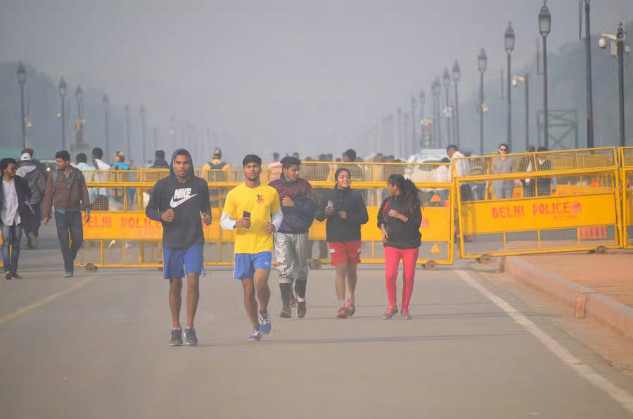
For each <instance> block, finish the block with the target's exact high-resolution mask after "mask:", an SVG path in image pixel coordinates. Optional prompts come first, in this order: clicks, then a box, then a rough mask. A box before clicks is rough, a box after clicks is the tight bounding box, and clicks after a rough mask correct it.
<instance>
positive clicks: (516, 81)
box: [512, 74, 530, 148]
mask: <svg viewBox="0 0 633 419" xmlns="http://www.w3.org/2000/svg"><path fill="white" fill-rule="evenodd" d="M528 77H529V76H528V75H527V74H525V75H523V76H514V77H512V86H514V87H516V86H517V85H518V84H519V82H520V81H521V82H523V83H525V147H526V148H527V146H528V145H530V84H529V78H528Z"/></svg>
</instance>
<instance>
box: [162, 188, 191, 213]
mask: <svg viewBox="0 0 633 419" xmlns="http://www.w3.org/2000/svg"><path fill="white" fill-rule="evenodd" d="M196 195H198V194H193V195H191V188H180V189H176V190H175V191H174V196H173V197H172V198H171V201H170V202H169V206H170V207H172V208H176V207H178V206H179V205H182V204H183V203H184V202H187V201H188V200H190V199H191V198H193V197H194V196H196Z"/></svg>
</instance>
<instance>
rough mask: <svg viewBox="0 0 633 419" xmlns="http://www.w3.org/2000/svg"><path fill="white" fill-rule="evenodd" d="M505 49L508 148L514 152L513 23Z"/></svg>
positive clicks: (509, 27)
mask: <svg viewBox="0 0 633 419" xmlns="http://www.w3.org/2000/svg"><path fill="white" fill-rule="evenodd" d="M504 39H505V49H506V53H507V55H508V88H507V89H506V90H507V91H508V148H509V149H510V150H512V76H511V71H512V51H513V50H514V29H512V23H508V28H507V29H506V33H505V36H504Z"/></svg>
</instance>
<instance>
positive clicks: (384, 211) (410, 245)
mask: <svg viewBox="0 0 633 419" xmlns="http://www.w3.org/2000/svg"><path fill="white" fill-rule="evenodd" d="M391 209H395V210H396V211H398V212H399V213H400V214H402V215H404V216H405V217H407V218H408V220H407V222H406V223H405V222H404V221H402V220H400V219H398V218H393V217H390V216H389V210H391ZM383 224H384V225H385V229H386V230H387V236H388V239H387V242H386V243H383V244H384V246H385V247H387V246H389V247H395V248H396V249H415V248H417V247H420V243H421V239H422V235H421V234H420V225H421V224H422V209H421V208H420V206H419V205H418V206H414V207H411V206H409V205H407V204H405V202H404V199H402V197H401V196H400V195H395V196H390V197H388V198H385V200H384V201H382V204H381V205H380V209H379V210H378V228H380V227H381V226H382V225H383Z"/></svg>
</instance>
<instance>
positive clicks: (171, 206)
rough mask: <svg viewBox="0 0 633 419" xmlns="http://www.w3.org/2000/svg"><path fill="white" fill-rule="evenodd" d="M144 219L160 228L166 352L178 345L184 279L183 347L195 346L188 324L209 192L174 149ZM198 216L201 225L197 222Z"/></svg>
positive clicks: (195, 297) (182, 152) (196, 296)
mask: <svg viewBox="0 0 633 419" xmlns="http://www.w3.org/2000/svg"><path fill="white" fill-rule="evenodd" d="M145 215H147V218H149V219H151V220H154V221H159V222H160V223H161V224H162V226H163V278H164V279H168V280H169V308H170V310H171V321H172V329H171V340H170V341H169V344H170V345H172V346H179V345H182V343H183V341H182V335H183V333H182V327H181V326H180V306H181V301H182V296H181V293H182V279H183V278H184V277H185V276H186V277H187V323H186V324H185V333H184V334H185V343H186V344H187V345H197V344H198V337H197V335H196V330H195V328H194V318H195V317H196V309H197V308H198V301H199V299H200V288H199V279H200V274H201V273H203V272H204V267H203V262H204V232H203V230H202V222H204V224H205V225H210V224H211V205H210V203H209V187H208V185H207V182H206V181H205V180H204V179H201V178H199V177H197V176H195V174H194V170H193V162H192V160H191V154H189V152H188V151H187V150H185V149H182V148H180V149H178V150H176V151H175V152H174V155H173V156H172V158H171V165H170V169H169V176H168V177H166V178H163V179H161V180H159V181H158V182H156V184H155V185H154V187H153V188H152V191H151V193H150V198H149V202H148V204H147V208H146V209H145ZM201 215H202V219H201Z"/></svg>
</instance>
